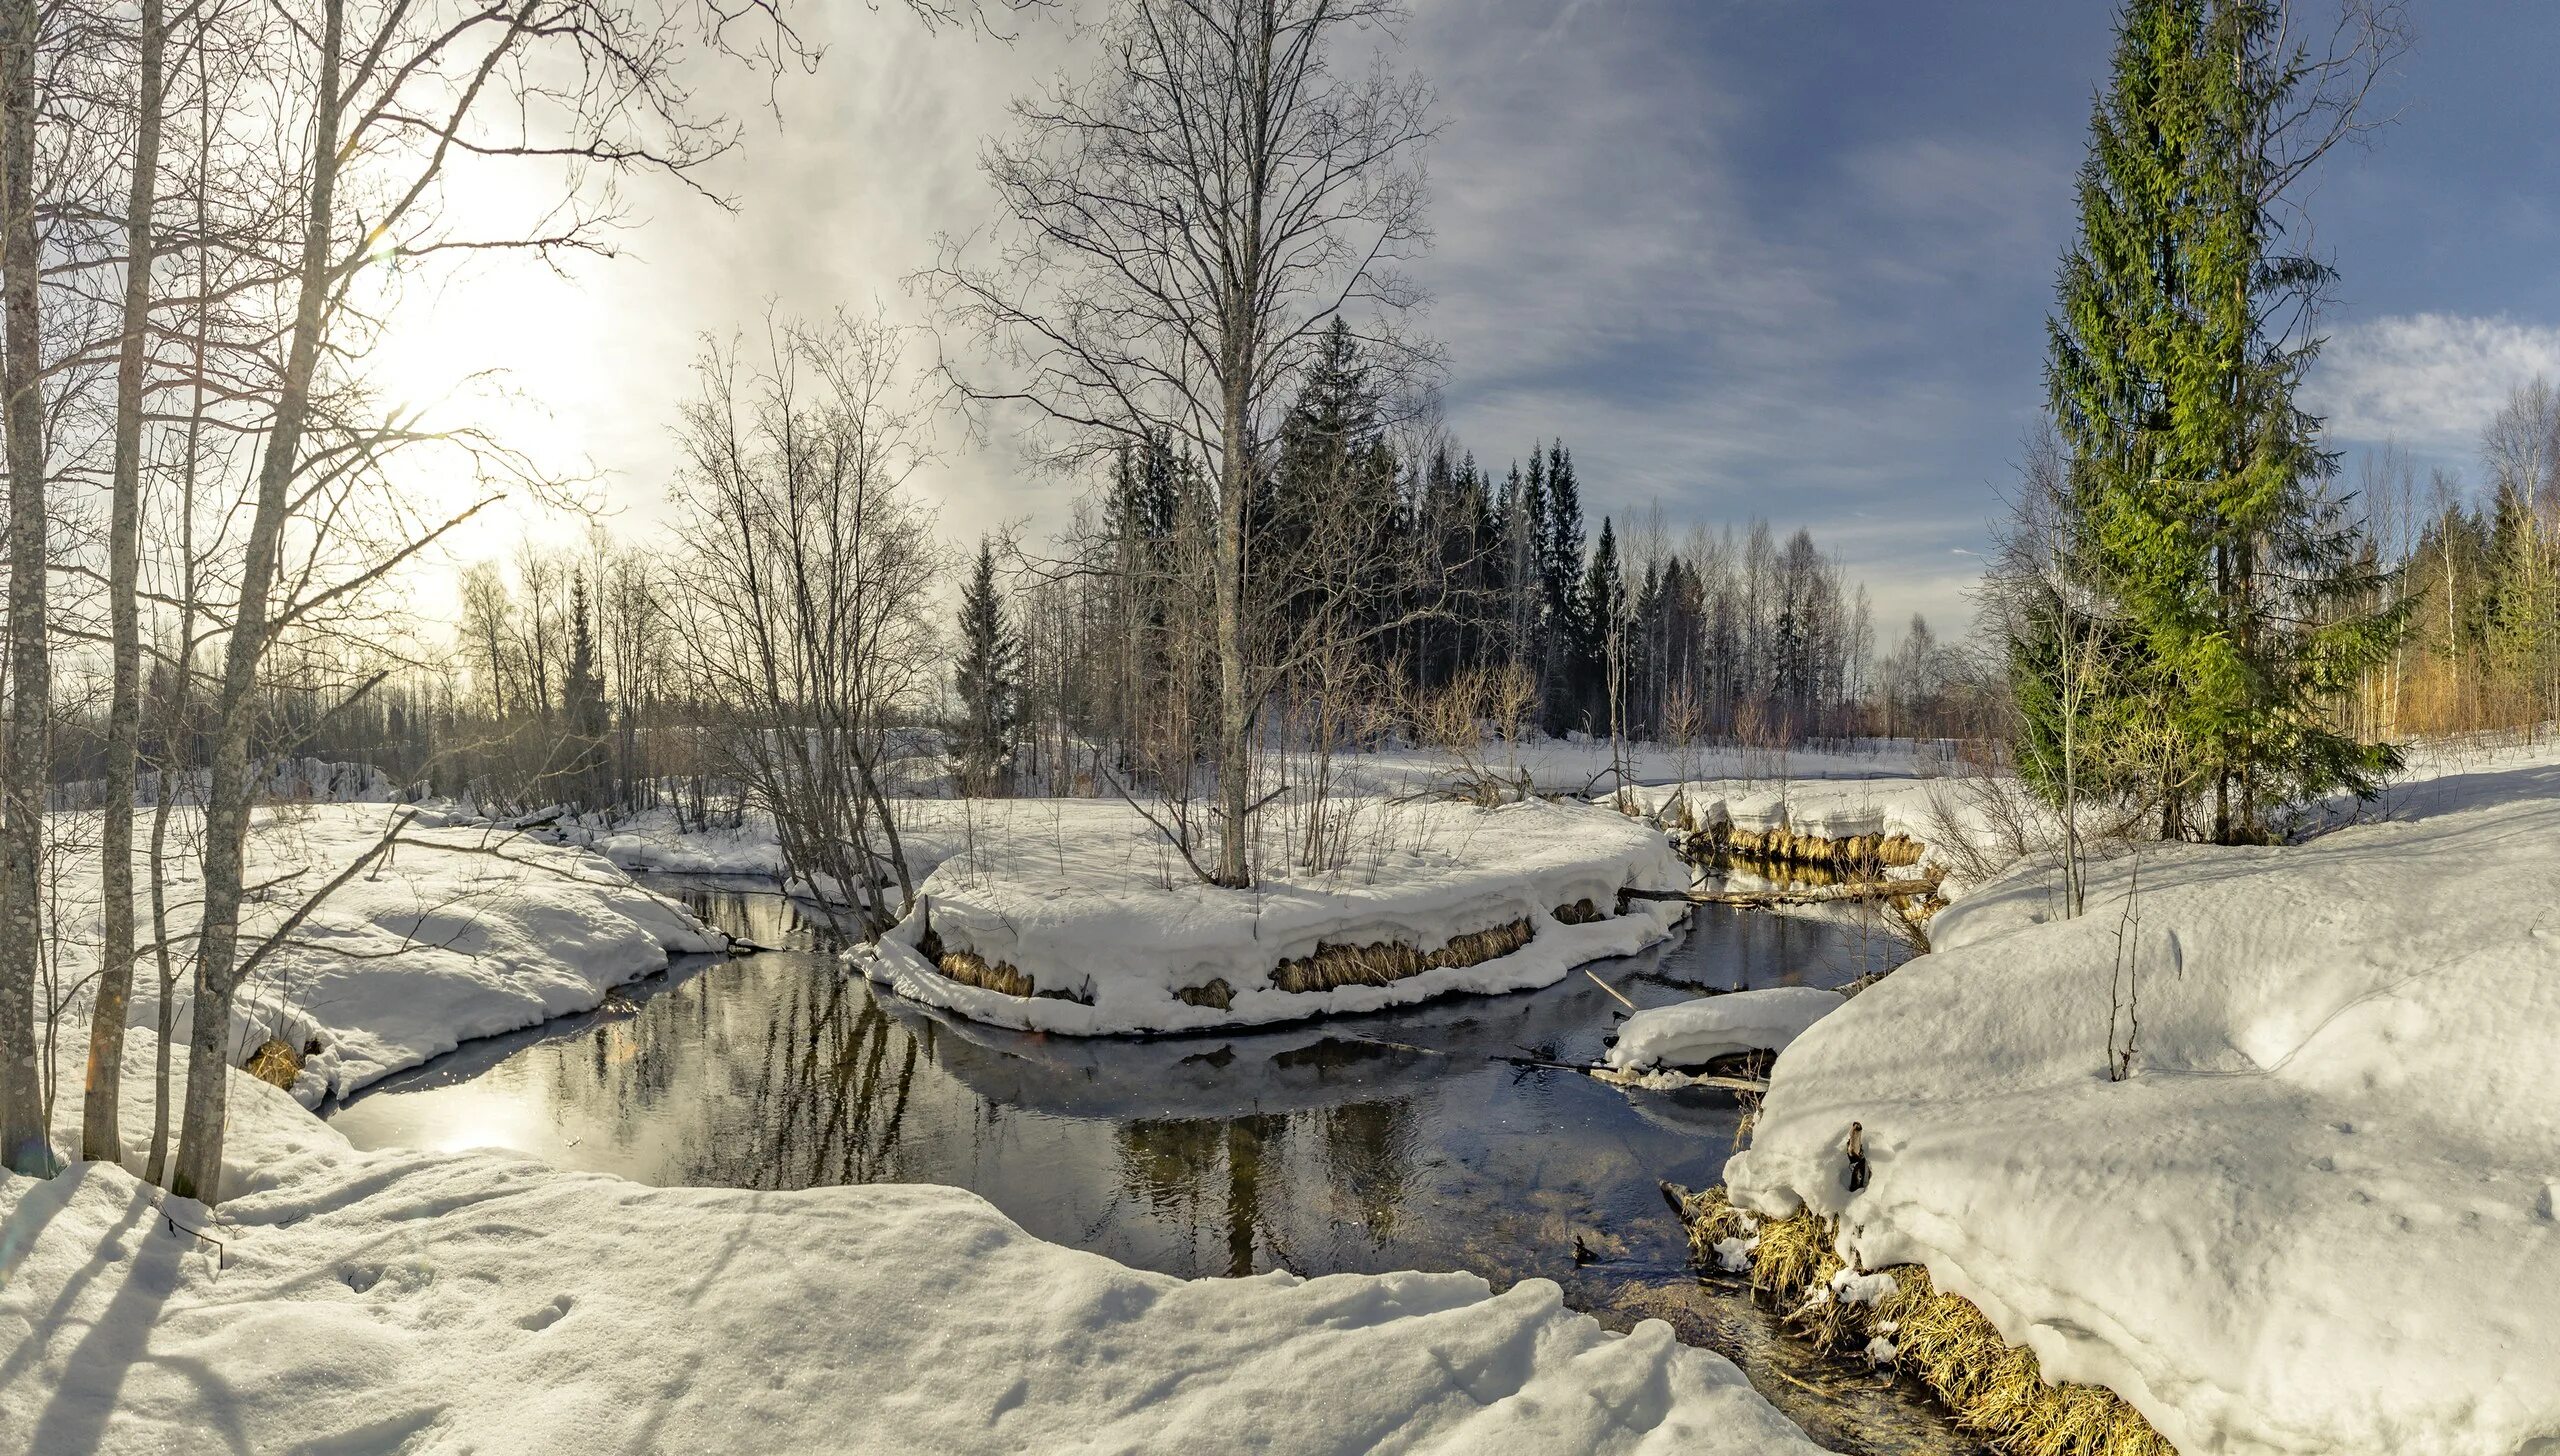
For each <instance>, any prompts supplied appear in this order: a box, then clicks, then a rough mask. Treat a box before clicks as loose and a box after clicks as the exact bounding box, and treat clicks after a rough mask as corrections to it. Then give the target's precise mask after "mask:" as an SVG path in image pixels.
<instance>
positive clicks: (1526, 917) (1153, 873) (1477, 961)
mask: <svg viewBox="0 0 2560 1456" xmlns="http://www.w3.org/2000/svg"><path fill="white" fill-rule="evenodd" d="M1364 812H1371V813H1374V815H1375V816H1376V817H1375V820H1374V823H1373V826H1372V829H1371V831H1370V832H1371V833H1373V834H1374V835H1375V836H1376V838H1375V841H1374V842H1372V843H1370V844H1368V845H1366V846H1364V847H1362V848H1359V849H1355V850H1353V851H1352V852H1351V854H1350V856H1349V859H1348V862H1347V863H1345V864H1344V865H1343V866H1341V867H1340V868H1337V869H1333V870H1330V871H1323V872H1318V871H1295V872H1283V873H1275V874H1271V875H1269V876H1268V877H1267V878H1266V880H1265V881H1264V883H1262V884H1260V885H1257V886H1255V887H1253V888H1251V889H1244V890H1233V889H1225V888H1221V887H1218V886H1213V885H1206V884H1202V883H1199V882H1198V881H1197V880H1196V879H1195V878H1194V877H1193V876H1191V875H1190V873H1189V872H1188V870H1187V869H1186V868H1184V867H1183V866H1182V864H1181V862H1180V860H1179V859H1178V858H1176V859H1174V860H1173V862H1172V864H1171V865H1170V866H1168V865H1167V864H1166V863H1165V860H1166V857H1167V856H1168V855H1170V854H1171V851H1170V850H1169V849H1168V848H1167V847H1166V846H1165V845H1164V843H1163V841H1162V839H1161V837H1160V836H1159V835H1158V834H1157V832H1156V830H1155V829H1154V828H1153V827H1152V826H1150V825H1149V824H1147V822H1146V821H1145V820H1144V819H1143V818H1141V817H1140V816H1138V815H1137V814H1136V813H1135V812H1133V811H1131V810H1130V809H1129V808H1127V806H1125V805H1118V804H1108V803H1099V802H1092V801H1072V802H1069V801H1061V802H1058V803H1057V804H1056V805H1055V806H1054V807H1049V806H1044V808H1043V810H1042V812H1039V813H1036V814H1030V815H1028V816H1027V818H1023V819H1022V820H1021V822H1020V825H1019V826H1018V827H1019V828H1020V830H1021V831H1022V832H1016V833H1010V834H1007V835H1005V836H1003V837H1002V838H1000V839H998V840H996V841H994V842H992V843H989V844H986V845H983V846H981V847H979V848H977V849H975V850H973V851H971V852H969V853H966V854H959V855H954V856H953V857H952V858H950V859H948V860H946V861H944V862H943V864H942V867H941V868H940V869H938V870H936V871H935V872H934V873H933V875H932V876H931V877H930V878H928V879H927V880H926V881H925V883H924V884H923V885H922V886H920V887H919V906H918V909H917V911H916V912H915V913H913V914H910V915H909V916H908V917H907V919H906V921H905V922H904V923H902V924H901V925H899V926H898V927H897V928H896V929H895V930H894V931H892V932H891V933H889V934H888V935H886V936H884V937H883V938H882V939H881V940H880V942H879V943H878V944H877V945H874V946H869V947H864V948H861V949H858V950H856V951H854V952H852V955H853V957H854V959H855V961H856V962H857V964H859V965H860V966H861V967H862V968H863V970H864V971H865V973H866V974H868V975H870V976H871V977H872V979H874V980H877V981H881V982H884V983H887V984H888V985H890V986H891V987H893V988H894V989H895V990H896V991H897V992H898V993H899V994H901V995H904V996H908V997H911V998H913V999H915V1000H918V1001H922V1002H925V1003H927V1004H930V1005H934V1006H940V1007H943V1008H946V1009H948V1010H951V1011H954V1012H957V1013H959V1014H961V1015H963V1016H968V1017H971V1018H973V1019H976V1020H980V1021H986V1022H991V1023H994V1024H997V1025H1001V1026H1011V1027H1020V1028H1024V1029H1029V1030H1038V1031H1051V1032H1062V1033H1067V1034H1073V1035H1108V1034H1114V1033H1130V1032H1154V1031H1188V1030H1197V1029H1205V1028H1210V1027H1220V1026H1240V1025H1255V1024H1262V1023H1270V1022H1279V1021H1290V1020H1296V1019H1299V1018H1302V1017H1308V1016H1315V1015H1323V1014H1330V1013H1338V1012H1357V1011H1374V1010H1378V1009H1380V1008H1382V1007H1389V1006H1401V1005H1408V1004H1411V1003H1413V1002H1417V1001H1422V1000H1426V999H1428V998H1430V997H1434V996H1441V995H1447V994H1450V993H1453V992H1499V991H1517V990H1526V989H1529V988H1532V987H1537V986H1544V985H1548V984H1551V983H1553V982H1554V981H1556V980H1558V979H1559V978H1561V977H1563V976H1564V975H1565V974H1566V973H1567V972H1569V971H1571V970H1572V969H1573V968H1574V967H1575V966H1578V965H1581V964H1583V963H1585V962H1588V961H1593V960H1599V959H1603V958H1605V957H1609V956H1619V955H1631V954H1633V953H1635V952H1637V951H1640V950H1643V949H1644V948H1646V947H1647V946H1650V945H1653V944H1655V943H1656V942H1658V941H1660V940H1662V939H1664V938H1666V937H1667V936H1668V935H1669V934H1670V933H1671V930H1672V928H1673V927H1675V926H1677V925H1678V924H1679V923H1680V922H1681V920H1682V918H1683V917H1684V915H1685V914H1686V907H1685V906H1682V905H1677V904H1654V903H1644V902H1638V903H1635V904H1633V905H1631V906H1630V907H1629V908H1628V909H1627V910H1626V912H1625V913H1623V914H1621V913H1618V891H1619V890H1620V889H1622V888H1629V887H1633V888H1639V889H1652V890H1663V889H1678V888H1683V887H1686V886H1687V885H1688V883H1689V872H1688V869H1687V867H1686V866H1685V865H1684V864H1683V863H1682V862H1681V861H1680V859H1679V857H1678V856H1677V855H1676V854H1675V853H1673V851H1672V849H1671V847H1670V845H1669V844H1668V842H1667V841H1666V840H1665V838H1664V837H1663V834H1662V832H1661V831H1660V830H1658V829H1656V828H1653V827H1651V826H1650V825H1647V824H1645V823H1643V822H1640V821H1638V820H1635V819H1630V818H1628V817H1626V816H1624V815H1621V814H1619V813H1616V812H1615V811H1613V810H1610V809H1606V808H1601V807H1597V806H1593V805H1587V804H1570V803H1551V802H1544V801H1530V802H1525V803H1517V804H1508V805H1504V806H1501V807H1499V808H1493V809H1479V808H1474V807H1471V806H1467V805H1460V804H1449V803H1413V804H1400V805H1399V804H1390V803H1387V802H1386V801H1383V800H1382V801H1377V802H1376V803H1375V804H1374V805H1373V806H1370V808H1369V809H1368V810H1366V811H1364ZM929 951H930V952H933V954H931V955H928V952H929ZM955 974H957V975H961V976H967V977H970V978H971V979H972V980H974V981H976V982H978V983H977V984H972V983H970V982H969V981H964V980H962V979H955ZM1363 975H1368V976H1374V977H1376V978H1377V979H1379V980H1380V981H1382V982H1383V983H1382V984H1364V983H1357V982H1355V983H1352V984H1337V983H1336V982H1338V981H1340V980H1341V979H1343V978H1345V977H1356V976H1363ZM1292 984H1294V985H1298V986H1305V987H1309V989H1288V988H1287V987H1289V986H1290V985H1292ZM1026 986H1027V988H1028V991H1029V994H1016V993H1017V992H1019V991H1021V990H1023V989H1025V988H1026Z"/></svg>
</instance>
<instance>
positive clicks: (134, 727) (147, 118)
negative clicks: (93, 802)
mask: <svg viewBox="0 0 2560 1456" xmlns="http://www.w3.org/2000/svg"><path fill="white" fill-rule="evenodd" d="M166 39H167V37H166V35H165V34H164V31H163V27H162V25H161V14H160V0H142V76H141V98H140V101H139V110H138V114H137V116H136V117H135V121H134V153H133V186H132V189H131V191H130V193H129V194H128V198H127V202H126V205H125V228H124V231H125V273H124V320H123V324H122V328H123V336H122V338H121V339H120V340H119V341H118V343H119V347H118V351H117V355H116V418H115V457H114V463H113V466H112V477H111V479H112V483H111V485H110V486H109V490H110V491H111V499H110V502H109V505H108V507H107V631H108V636H109V637H110V639H111V641H112V647H111V651H112V654H113V657H114V665H113V667H112V669H111V672H112V675H113V682H112V685H111V686H110V687H109V689H108V698H107V805H106V820H105V823H104V824H103V826H102V827H101V829H100V832H99V857H100V869H99V873H98V888H99V893H100V895H101V897H102V900H103V906H104V914H105V917H106V925H105V937H104V939H105V944H104V946H103V947H102V949H101V952H100V954H101V960H100V963H99V968H98V998H97V1006H96V1009H95V1011H94V1012H93V1014H92V1015H91V1017H90V1020H89V1082H88V1086H87V1088H86V1089H85V1092H84V1095H83V1097H82V1100H81V1105H80V1156H81V1157H83V1158H87V1159H89V1160H91V1161H93V1162H101V1163H114V1162H120V1161H122V1160H123V1157H124V1142H123V1139H122V1137H121V1136H119V1134H118V1132H117V1128H116V1113H117V1103H118V1101H119V1100H120V1088H121V1074H122V1071H123V1067H124V1023H125V1010H126V1007H127V1005H128V1004H129V1003H130V1002H131V1001H132V999H133V939H134V937H133V788H134V778H135V767H136V765H135V757H136V754H137V753H138V751H139V749H140V747H141V740H142V621H141V604H140V601H139V599H138V597H137V596H136V590H137V582H138V578H139V577H140V575H141V534H142V384H143V380H142V372H143V357H144V349H143V346H144V343H145V337H144V336H145V334H146V333H147V331H148V330H149V328H150V323H151V260H152V246H153V239H152V233H151V209H152V206H153V203H154V200H155V189H156V186H157V183H158V178H159V167H160V57H161V48H162V46H163V44H164V43H165V41H166Z"/></svg>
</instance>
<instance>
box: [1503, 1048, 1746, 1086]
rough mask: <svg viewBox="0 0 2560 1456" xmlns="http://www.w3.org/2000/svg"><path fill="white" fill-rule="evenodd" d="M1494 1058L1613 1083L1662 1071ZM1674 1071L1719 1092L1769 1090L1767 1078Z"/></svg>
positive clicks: (1687, 1083)
mask: <svg viewBox="0 0 2560 1456" xmlns="http://www.w3.org/2000/svg"><path fill="white" fill-rule="evenodd" d="M1493 1060H1495V1061H1497V1062H1508V1063H1510V1064H1511V1065H1512V1066H1515V1067H1533V1068H1535V1069H1537V1070H1539V1071H1542V1072H1580V1073H1581V1074H1582V1075H1584V1076H1586V1077H1589V1078H1591V1079H1593V1080H1594V1081H1599V1082H1606V1083H1608V1084H1610V1085H1611V1086H1613V1087H1626V1086H1633V1085H1638V1084H1640V1083H1642V1082H1643V1081H1644V1079H1645V1078H1646V1077H1648V1076H1654V1075H1659V1074H1655V1073H1647V1072H1622V1071H1619V1070H1618V1069H1617V1068H1615V1067H1612V1066H1610V1065H1609V1064H1608V1063H1606V1062H1558V1061H1550V1060H1548V1059H1547V1058H1545V1057H1506V1056H1500V1055H1497V1056H1495V1057H1494V1058H1493ZM1671 1075H1672V1076H1676V1077H1679V1078H1681V1079H1682V1080H1681V1084H1680V1085H1682V1086H1684V1087H1712V1088H1714V1089H1715V1090H1717V1091H1719V1092H1766V1091H1768V1090H1769V1084H1768V1083H1767V1082H1765V1081H1762V1080H1759V1079H1757V1078H1753V1077H1719V1076H1713V1075H1706V1074H1695V1073H1689V1072H1674V1073H1672V1074H1671Z"/></svg>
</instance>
